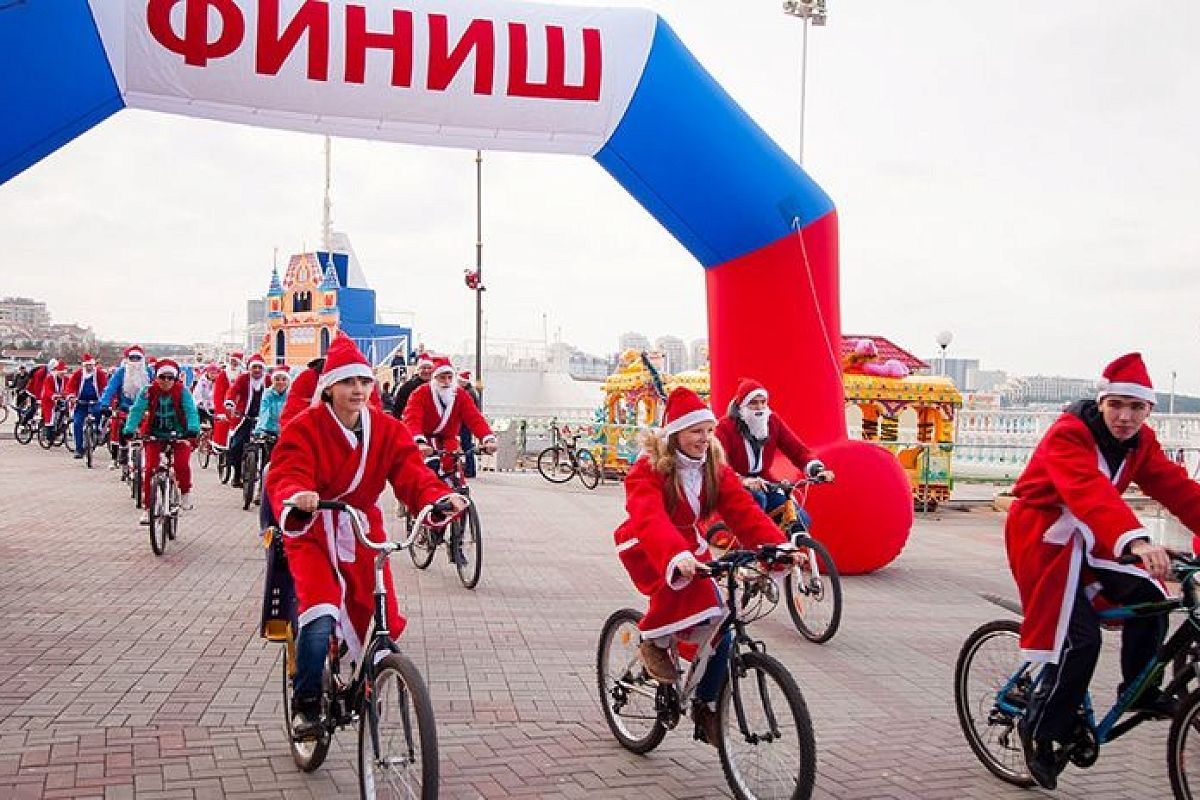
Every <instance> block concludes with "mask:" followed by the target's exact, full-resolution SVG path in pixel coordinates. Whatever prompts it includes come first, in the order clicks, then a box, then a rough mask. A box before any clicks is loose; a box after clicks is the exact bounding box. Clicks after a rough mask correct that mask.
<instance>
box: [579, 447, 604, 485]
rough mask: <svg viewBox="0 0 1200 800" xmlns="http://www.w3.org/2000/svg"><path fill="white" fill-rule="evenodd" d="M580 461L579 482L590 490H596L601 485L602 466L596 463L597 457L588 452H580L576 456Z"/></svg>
mask: <svg viewBox="0 0 1200 800" xmlns="http://www.w3.org/2000/svg"><path fill="white" fill-rule="evenodd" d="M575 457H576V458H577V459H579V464H578V469H579V480H580V482H582V483H583V485H584V486H586V487H587V488H589V489H595V488H596V487H597V486H599V485H600V465H599V464H597V463H596V457H595V456H593V455H592V454H591V452H589V451H587V450H580V451H579V452H578V453H576V454H575Z"/></svg>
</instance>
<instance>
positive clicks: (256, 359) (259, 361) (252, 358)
mask: <svg viewBox="0 0 1200 800" xmlns="http://www.w3.org/2000/svg"><path fill="white" fill-rule="evenodd" d="M235 355H238V354H237V353H231V354H230V357H232V356H235ZM255 364H258V365H259V366H261V367H262V368H263V369H266V367H267V362H266V360H265V359H263V357H262V356H260V355H259V354H258V353H255V354H254V355H252V356H250V360H249V361H247V362H246V366H247V368H249V367H253V366H254V365H255Z"/></svg>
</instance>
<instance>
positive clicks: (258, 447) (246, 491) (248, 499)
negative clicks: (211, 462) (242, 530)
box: [242, 432, 279, 510]
mask: <svg viewBox="0 0 1200 800" xmlns="http://www.w3.org/2000/svg"><path fill="white" fill-rule="evenodd" d="M278 438H279V437H278V435H276V434H274V433H265V432H264V433H256V434H254V435H253V436H251V437H250V441H248V442H246V446H245V447H244V448H243V449H242V509H243V510H249V509H250V506H252V505H254V504H255V503H261V502H262V474H263V470H264V469H266V468H267V463H268V462H269V461H270V460H271V450H272V449H273V448H274V447H275V442H276V440H277V439H278Z"/></svg>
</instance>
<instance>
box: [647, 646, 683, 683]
mask: <svg viewBox="0 0 1200 800" xmlns="http://www.w3.org/2000/svg"><path fill="white" fill-rule="evenodd" d="M638 654H639V655H641V657H642V663H643V664H644V665H645V666H646V672H648V673H650V677H651V678H654V680H656V681H658V682H659V683H674V682H675V678H676V677H678V676H677V675H676V673H675V664H674V663H673V662H672V661H671V654H670V653H669V652H668V651H666V650H664V649H663V648H661V647H659V646H658V645H656V644H653V643H651V642H642V643H641V645H640V646H639V647H638Z"/></svg>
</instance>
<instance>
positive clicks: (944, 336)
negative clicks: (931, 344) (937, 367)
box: [937, 331, 954, 377]
mask: <svg viewBox="0 0 1200 800" xmlns="http://www.w3.org/2000/svg"><path fill="white" fill-rule="evenodd" d="M952 341H954V334H952V333H951V332H950V331H942V332H941V333H939V334H938V335H937V343H938V347H940V348H942V369H941V374H942V376H943V377H944V376H945V375H946V348H947V347H949V346H950V343H951V342H952Z"/></svg>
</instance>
